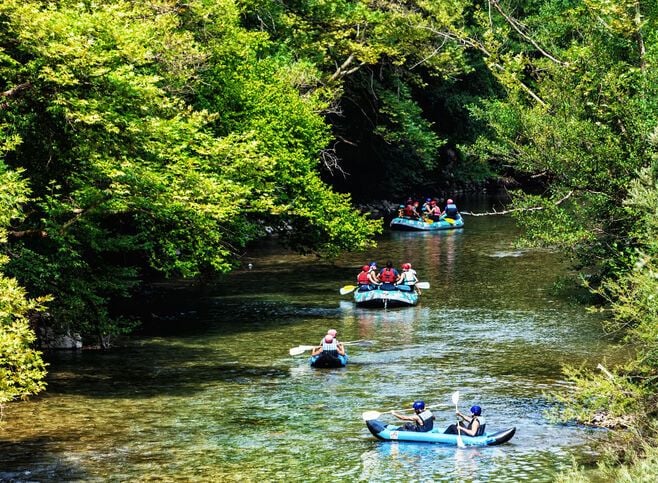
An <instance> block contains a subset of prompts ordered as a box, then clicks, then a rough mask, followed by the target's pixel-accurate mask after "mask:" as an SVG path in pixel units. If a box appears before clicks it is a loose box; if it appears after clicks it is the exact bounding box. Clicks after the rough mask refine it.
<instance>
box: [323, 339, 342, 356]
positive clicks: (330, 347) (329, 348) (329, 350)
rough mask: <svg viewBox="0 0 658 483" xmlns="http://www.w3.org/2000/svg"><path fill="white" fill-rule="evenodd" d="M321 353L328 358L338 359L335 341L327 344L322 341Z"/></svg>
mask: <svg viewBox="0 0 658 483" xmlns="http://www.w3.org/2000/svg"><path fill="white" fill-rule="evenodd" d="M322 353H323V354H326V355H328V356H334V357H338V344H336V339H334V340H333V341H332V342H331V343H327V342H326V341H324V340H323V341H322Z"/></svg>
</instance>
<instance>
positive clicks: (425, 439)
mask: <svg viewBox="0 0 658 483" xmlns="http://www.w3.org/2000/svg"><path fill="white" fill-rule="evenodd" d="M366 426H368V429H369V430H370V432H371V433H372V434H373V436H375V437H376V438H378V439H381V440H384V441H416V442H421V443H441V444H450V445H454V446H457V439H458V436H457V435H456V434H446V433H444V432H443V431H444V430H441V429H437V428H435V429H433V430H432V431H428V432H426V433H419V432H416V431H398V430H397V428H398V426H395V425H390V424H386V423H384V422H382V421H380V420H378V419H372V420H370V421H366ZM515 432H516V428H509V429H504V430H502V431H498V432H496V433H485V434H484V435H482V436H467V435H464V434H462V436H461V439H462V441H463V443H464V445H465V446H495V445H497V444H503V443H506V442H508V441H509V440H510V439H512V436H514V433H515Z"/></svg>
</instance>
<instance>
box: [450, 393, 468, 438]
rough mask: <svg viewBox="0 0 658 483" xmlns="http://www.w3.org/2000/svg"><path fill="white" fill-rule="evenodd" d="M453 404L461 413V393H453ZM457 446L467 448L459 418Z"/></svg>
mask: <svg viewBox="0 0 658 483" xmlns="http://www.w3.org/2000/svg"><path fill="white" fill-rule="evenodd" d="M452 403H453V404H454V405H455V412H457V411H459V409H458V408H457V404H459V391H455V392H453V393H452ZM457 446H458V447H459V448H465V447H466V445H465V444H464V441H463V440H462V434H461V430H460V429H459V418H457Z"/></svg>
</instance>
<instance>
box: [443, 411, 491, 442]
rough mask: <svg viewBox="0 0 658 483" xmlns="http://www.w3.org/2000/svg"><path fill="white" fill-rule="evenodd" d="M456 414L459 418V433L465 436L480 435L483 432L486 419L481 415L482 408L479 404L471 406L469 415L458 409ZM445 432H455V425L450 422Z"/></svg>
mask: <svg viewBox="0 0 658 483" xmlns="http://www.w3.org/2000/svg"><path fill="white" fill-rule="evenodd" d="M456 414H457V417H458V418H460V419H461V420H460V421H459V433H461V434H463V435H466V436H482V435H483V434H484V429H485V426H486V421H485V419H484V416H482V408H481V407H480V406H472V407H471V415H470V416H466V415H464V414H462V413H461V412H460V411H457V412H456ZM445 433H448V434H457V433H458V431H457V426H456V425H455V424H451V425H450V426H448V428H447V429H446V430H445Z"/></svg>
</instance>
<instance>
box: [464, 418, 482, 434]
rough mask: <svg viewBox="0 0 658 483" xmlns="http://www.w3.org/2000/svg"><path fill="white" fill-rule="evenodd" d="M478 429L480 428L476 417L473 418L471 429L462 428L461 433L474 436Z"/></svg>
mask: <svg viewBox="0 0 658 483" xmlns="http://www.w3.org/2000/svg"><path fill="white" fill-rule="evenodd" d="M478 429H480V421H479V420H478V418H473V424H472V425H471V429H468V428H463V429H462V430H461V431H462V433H466V434H468V435H469V436H475V435H476V434H477V432H478Z"/></svg>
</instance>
